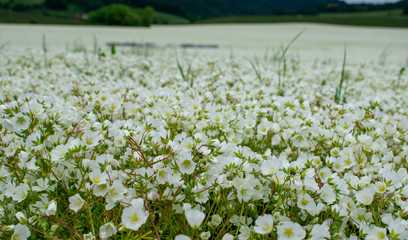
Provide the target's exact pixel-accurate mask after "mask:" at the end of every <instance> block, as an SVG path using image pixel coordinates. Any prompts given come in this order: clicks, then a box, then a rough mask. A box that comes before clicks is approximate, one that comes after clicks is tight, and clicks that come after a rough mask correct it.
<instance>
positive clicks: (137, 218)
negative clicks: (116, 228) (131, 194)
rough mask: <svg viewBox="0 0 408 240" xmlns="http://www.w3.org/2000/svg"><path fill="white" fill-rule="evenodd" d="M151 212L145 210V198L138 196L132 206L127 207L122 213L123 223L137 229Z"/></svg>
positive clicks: (129, 227) (127, 226)
mask: <svg viewBox="0 0 408 240" xmlns="http://www.w3.org/2000/svg"><path fill="white" fill-rule="evenodd" d="M148 216H149V213H148V212H147V211H145V210H144V204H143V199H141V198H138V199H135V200H133V201H132V206H130V207H128V208H125V209H124V210H123V213H122V224H123V225H125V227H126V228H128V229H131V230H134V231H137V230H139V228H140V226H142V225H143V224H144V223H145V222H146V220H147V218H148Z"/></svg>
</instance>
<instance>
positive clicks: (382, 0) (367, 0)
mask: <svg viewBox="0 0 408 240" xmlns="http://www.w3.org/2000/svg"><path fill="white" fill-rule="evenodd" d="M345 2H346V3H349V4H350V3H395V2H399V0H345Z"/></svg>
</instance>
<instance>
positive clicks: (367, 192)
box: [356, 187, 375, 205]
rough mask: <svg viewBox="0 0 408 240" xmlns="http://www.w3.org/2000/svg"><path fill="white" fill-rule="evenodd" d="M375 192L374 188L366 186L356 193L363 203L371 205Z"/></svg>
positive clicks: (359, 200) (358, 199)
mask: <svg viewBox="0 0 408 240" xmlns="http://www.w3.org/2000/svg"><path fill="white" fill-rule="evenodd" d="M374 194H375V192H374V191H373V190H372V189H370V188H369V187H366V188H363V189H362V190H360V191H358V192H357V193H356V199H357V201H358V202H359V203H361V204H364V205H370V204H371V203H372V201H373V199H374Z"/></svg>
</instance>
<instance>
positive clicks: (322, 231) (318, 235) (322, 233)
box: [309, 221, 330, 240]
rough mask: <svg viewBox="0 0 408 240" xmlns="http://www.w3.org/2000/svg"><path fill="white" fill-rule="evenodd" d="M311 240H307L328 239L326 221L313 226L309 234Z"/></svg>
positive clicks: (328, 233)
mask: <svg viewBox="0 0 408 240" xmlns="http://www.w3.org/2000/svg"><path fill="white" fill-rule="evenodd" d="M310 236H311V238H310V239H309V240H319V239H330V232H329V226H328V225H327V221H325V222H323V223H322V224H321V225H320V224H315V225H314V226H313V228H312V231H311V232H310Z"/></svg>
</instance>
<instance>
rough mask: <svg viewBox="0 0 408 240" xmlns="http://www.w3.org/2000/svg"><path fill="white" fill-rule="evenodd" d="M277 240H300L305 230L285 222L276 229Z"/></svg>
mask: <svg viewBox="0 0 408 240" xmlns="http://www.w3.org/2000/svg"><path fill="white" fill-rule="evenodd" d="M277 230H278V231H277V232H278V239H279V240H298V239H299V240H301V239H304V238H305V236H306V232H305V230H303V228H302V226H300V225H299V223H294V222H291V221H285V222H283V223H282V224H281V225H279V226H278V227H277Z"/></svg>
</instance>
